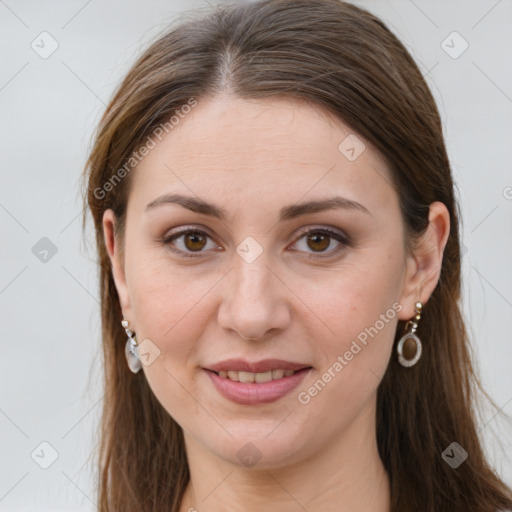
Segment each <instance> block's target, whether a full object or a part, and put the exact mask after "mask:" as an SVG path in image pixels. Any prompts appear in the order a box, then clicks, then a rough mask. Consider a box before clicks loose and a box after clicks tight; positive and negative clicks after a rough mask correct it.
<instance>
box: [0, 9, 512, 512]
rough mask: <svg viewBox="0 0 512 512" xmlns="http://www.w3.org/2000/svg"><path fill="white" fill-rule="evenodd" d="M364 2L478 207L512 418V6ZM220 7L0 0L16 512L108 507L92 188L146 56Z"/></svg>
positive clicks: (2, 418)
mask: <svg viewBox="0 0 512 512" xmlns="http://www.w3.org/2000/svg"><path fill="white" fill-rule="evenodd" d="M354 3H356V4H357V5H360V6H362V7H365V8H367V9H369V10H370V11H372V12H374V13H376V14H377V15H378V16H380V17H381V18H382V19H383V20H384V21H385V22H387V24H388V26H389V27H390V28H391V29H392V30H393V31H394V32H395V33H396V34H397V35H398V36H399V37H400V38H401V40H402V41H403V42H404V44H405V45H406V46H407V47H408V48H409V49H410V51H411V52H412V54H413V56H414V58H415V59H416V60H417V62H418V63H419V66H420V68H421V69H422V71H423V72H424V74H425V75H426V78H427V80H428V83H429V84H430V86H431V88H432V90H433V93H434V95H435V97H436V100H437V102H438V105H439V108H440V111H441V114H442V117H443V125H444V131H445V135H446V142H447V145H448V151H449V155H450V159H451V162H452V165H453V172H454V176H455V180H456V182H457V186H458V190H459V197H460V201H461V205H462V212H463V239H464V244H465V247H466V250H467V252H466V254H465V256H464V260H463V279H464V294H465V301H466V302H465V311H466V316H467V319H468V324H469V327H470V333H471V334H472V337H473V339H474V351H475V357H476V359H477V361H478V364H479V367H480V371H481V375H482V381H483V383H484V385H485V387H486V389H487V390H488V391H489V393H490V395H491V397H492V398H493V399H494V400H495V402H496V403H497V405H498V406H499V407H500V408H502V410H503V411H504V412H506V413H507V414H512V372H511V363H512V343H511V341H512V339H511V338H512V335H511V326H510V318H511V316H512V269H511V265H510V262H511V261H512V172H511V162H512V149H511V147H512V144H511V141H512V122H511V119H512V115H511V114H512V66H511V65H510V52H511V50H512V30H511V29H512V3H511V2H510V0H501V1H495V0H492V1H482V0H479V1H477V0H472V1H466V0H458V1H446V0H443V1H441V0H437V1H432V0H430V1H426V0H415V1H414V2H413V1H412V0H394V1H389V2H382V1H377V0H374V1H369V0H368V1H358V2H354ZM205 5H206V4H205V3H204V1H199V0H198V1H190V2H185V1H177V0H166V1H162V0H149V1H145V2H142V1H141V2H136V1H133V0H130V1H126V0H123V1H121V0H117V1H109V2H105V1H103V2H100V1H99V0H89V1H86V0H80V1H74V0H73V1H69V0H68V1H63V0H62V1H56V0H51V1H46V2H36V1H23V2H22V1H15V0H0V44H1V48H2V66H1V70H0V108H1V120H2V122H1V130H2V132H1V137H0V143H1V158H2V165H1V167H0V168H1V173H2V175H1V187H0V222H1V228H2V242H1V244H0V251H1V260H0V261H1V265H0V308H1V314H2V316H1V320H2V322H1V326H2V336H1V354H0V361H1V368H0V375H1V388H0V389H1V392H0V432H1V436H0V443H1V444H0V446H1V455H0V460H1V472H0V510H1V511H14V510H16V511H21V510H38V511H44V510H52V511H53V512H55V511H58V510H66V511H71V510H76V511H78V510H80V511H92V510H94V508H95V507H94V500H95V492H94V481H93V479H92V476H91V474H92V471H93V469H92V468H91V466H90V463H89V462H88V461H89V459H88V457H89V454H90V452H91V450H92V448H93V446H94V445H95V438H94V429H95V427H96V423H97V421H98V418H99V413H100V411H101V402H102V389H101V378H102V375H101V369H100V368H99V361H100V358H99V347H100V345H99V338H100V322H99V303H98V289H97V284H96V281H97V280H96V267H95V264H94V259H95V254H94V245H93V238H92V229H91V228H92V223H89V240H90V241H89V244H88V247H89V248H88V249H87V248H86V247H85V246H84V245H83V244H82V242H81V231H80V229H81V223H80V222H81V202H80V194H79V190H78V185H79V182H78V179H79V176H80V173H81V171H82V168H83V165H84V162H85V157H86V153H87V149H88V147H89V143H90V137H91V133H92V130H93V128H94V126H95V125H96V124H97V122H98V121H99V118H100V115H101V113H102V111H103V109H104V106H105V104H106V103H107V102H108V100H109V97H110V95H111V93H112V91H113V88H114V87H115V85H116V84H117V83H118V82H119V80H120V79H121V77H122V76H123V75H124V73H125V72H126V71H127V69H128V67H129V66H130V65H131V63H132V62H133V60H134V56H135V55H137V54H138V53H139V52H140V51H141V47H142V46H143V45H144V44H145V43H146V42H147V41H148V40H149V38H151V37H152V36H153V35H154V34H156V33H157V32H159V31H161V30H162V29H163V28H164V27H165V25H166V24H167V22H168V21H170V20H172V19H173V18H174V17H176V16H177V15H178V14H179V12H180V11H183V10H184V9H190V8H193V7H195V6H205ZM43 31H47V32H48V33H49V34H51V37H52V38H54V39H55V40H56V41H57V43H58V48H57V50H56V51H55V52H54V53H53V54H52V55H51V56H49V57H48V58H46V59H43V58H41V57H40V56H39V54H38V53H36V51H34V50H33V49H32V47H31V43H32V42H33V41H35V43H34V45H35V44H39V47H40V48H39V51H43V48H41V47H42V46H43V43H41V37H47V36H39V35H40V34H41V32H43ZM453 31H457V32H458V33H459V34H460V35H461V36H462V38H464V40H466V41H467V43H468V44H469V47H468V49H467V50H466V51H465V52H464V53H462V54H461V55H460V56H459V57H458V58H452V57H451V56H450V55H449V54H448V53H447V52H446V51H445V49H443V47H442V42H443V40H446V43H444V45H445V48H446V45H449V46H451V47H453V48H452V49H451V50H449V51H451V52H452V54H453V52H457V51H459V50H460V49H461V48H462V46H461V45H462V44H463V41H462V40H461V39H460V38H459V39H457V38H458V36H457V35H455V36H453V35H451V36H450V34H452V32H453ZM448 36H450V37H449V38H448V39H446V38H447V37H448ZM452 41H453V42H452ZM50 42H51V41H50V40H49V39H46V40H45V43H44V48H46V50H48V49H49V48H50ZM447 49H448V48H447ZM43 237H47V238H48V239H50V240H51V242H52V243H53V244H55V246H56V249H57V253H56V254H55V255H54V256H53V257H50V256H51V253H50V254H49V255H48V256H47V259H48V261H47V262H46V263H44V262H42V261H40V259H38V258H37V257H36V255H35V254H34V253H33V250H32V249H33V247H34V246H35V245H36V244H37V243H38V242H39V241H40V239H41V238H43ZM37 247H38V246H36V248H37ZM36 252H37V251H36ZM40 256H41V257H43V256H44V254H40ZM90 370H91V373H89V371H90ZM89 378H90V381H89ZM90 382H91V383H92V385H91V386H89V383H90ZM479 425H480V429H481V433H482V435H483V436H484V438H485V441H486V444H487V446H488V449H489V451H490V453H491V457H492V460H493V462H494V464H495V465H496V467H497V469H498V471H499V472H500V473H501V474H502V475H503V477H504V478H505V479H506V480H507V482H508V483H509V484H512V468H511V461H510V460H506V459H505V458H504V457H503V456H502V454H501V453H500V451H499V446H498V445H497V444H496V438H498V439H500V440H501V441H502V442H503V443H504V447H505V449H507V450H511V447H512V439H511V437H512V436H511V429H510V426H508V427H507V425H506V424H504V423H498V422H497V418H495V417H494V412H492V411H488V412H487V413H485V414H484V417H483V418H482V419H481V420H479ZM493 432H496V435H495V436H493ZM41 442H48V443H49V444H50V445H51V446H52V447H53V449H55V450H56V451H57V452H58V458H57V459H56V460H55V462H54V463H53V464H52V465H51V466H50V467H49V468H48V469H42V468H41V467H40V466H39V465H38V463H39V464H43V463H45V462H46V463H48V462H50V461H51V455H52V454H51V449H50V448H48V447H47V446H45V445H43V446H42V447H41V446H40V443H41ZM442 449H444V447H440V452H441V450H442ZM34 450H35V452H34ZM33 452H34V454H33V458H32V456H31V453H33ZM36 461H37V462H38V463H36ZM418 469H419V470H421V468H418Z"/></svg>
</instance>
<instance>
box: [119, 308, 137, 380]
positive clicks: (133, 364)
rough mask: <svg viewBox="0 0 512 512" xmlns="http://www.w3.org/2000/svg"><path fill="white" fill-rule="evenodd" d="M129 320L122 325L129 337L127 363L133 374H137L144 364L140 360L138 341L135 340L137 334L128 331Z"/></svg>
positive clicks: (126, 352) (126, 350)
mask: <svg viewBox="0 0 512 512" xmlns="http://www.w3.org/2000/svg"><path fill="white" fill-rule="evenodd" d="M128 323H129V322H128V320H125V319H124V318H123V320H122V321H121V325H122V326H123V327H124V330H125V331H126V334H127V335H128V339H127V340H126V345H125V347H124V353H125V355H126V361H127V362H128V368H130V370H131V371H132V372H133V373H137V372H139V371H140V369H141V368H142V363H141V361H140V358H139V349H138V343H137V339H136V338H135V333H134V332H133V331H132V330H130V329H128Z"/></svg>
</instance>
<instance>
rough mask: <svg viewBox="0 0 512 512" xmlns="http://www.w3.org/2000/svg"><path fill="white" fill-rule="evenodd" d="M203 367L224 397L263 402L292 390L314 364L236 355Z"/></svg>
mask: <svg viewBox="0 0 512 512" xmlns="http://www.w3.org/2000/svg"><path fill="white" fill-rule="evenodd" d="M203 370H204V371H205V373H206V374H207V375H208V376H209V378H210V382H212V383H213V385H214V387H215V389H216V390H217V391H218V392H219V393H220V395H221V396H223V397H224V398H227V399H228V400H230V401H232V402H235V403H237V404H243V405H259V404H267V403H270V402H274V401H276V400H279V399H280V398H282V397H284V396H285V395H287V394H288V393H290V392H291V391H292V390H293V389H294V388H295V387H297V386H298V385H299V383H300V382H301V381H302V380H303V379H304V377H305V376H306V375H307V374H308V373H309V372H310V371H312V370H313V367H312V366H307V365H304V364H300V363H292V362H288V361H282V360H265V361H260V362H258V363H248V362H246V361H243V360H240V359H237V360H234V359H233V360H230V361H224V362H223V363H219V364H217V365H212V366H210V367H209V368H203Z"/></svg>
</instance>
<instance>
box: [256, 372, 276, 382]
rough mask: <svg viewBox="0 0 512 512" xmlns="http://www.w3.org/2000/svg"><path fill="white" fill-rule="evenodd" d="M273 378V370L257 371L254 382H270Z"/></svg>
mask: <svg viewBox="0 0 512 512" xmlns="http://www.w3.org/2000/svg"><path fill="white" fill-rule="evenodd" d="M271 380H272V372H265V373H256V374H255V375H254V382H270V381H271Z"/></svg>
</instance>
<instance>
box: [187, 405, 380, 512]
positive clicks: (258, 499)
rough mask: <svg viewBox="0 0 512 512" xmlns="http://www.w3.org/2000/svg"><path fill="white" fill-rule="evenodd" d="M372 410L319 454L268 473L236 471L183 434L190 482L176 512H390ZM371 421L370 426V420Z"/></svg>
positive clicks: (238, 467) (234, 467)
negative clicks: (178, 511)
mask: <svg viewBox="0 0 512 512" xmlns="http://www.w3.org/2000/svg"><path fill="white" fill-rule="evenodd" d="M374 411H375V409H374V407H369V408H368V410H367V411H363V412H362V413H361V414H360V415H359V417H358V418H357V419H356V420H355V421H354V422H353V423H352V424H351V425H350V426H348V427H347V428H346V429H345V430H344V431H343V432H342V433H340V434H339V435H338V437H336V438H334V439H332V440H331V441H330V442H329V443H326V445H325V446H324V448H323V449H322V451H321V452H317V453H315V454H314V455H313V456H311V457H309V458H306V459H303V460H301V461H300V462H297V463H294V464H291V465H287V466H285V467H280V468H277V469H269V470H256V469H255V468H253V469H247V468H240V466H237V465H234V464H231V463H229V462H227V461H225V460H223V459H219V458H218V457H216V456H215V455H214V454H212V453H211V452H209V451H207V450H206V449H205V448H204V447H203V446H202V445H200V444H199V443H198V442H197V441H196V440H194V439H191V438H190V437H188V436H187V435H186V434H185V442H186V446H187V453H188V458H189V468H190V482H189V485H188V487H187V489H186V492H185V495H184V498H183V500H182V503H181V507H180V512H187V511H190V512H193V511H200V512H210V511H218V510H223V511H226V512H239V511H244V512H259V511H263V510H268V506H269V503H271V504H272V508H273V509H277V510H280V511H282V512H292V511H293V512H296V511H297V510H301V509H302V510H308V511H309V512H314V511H320V510H321V511H322V512H330V511H333V512H334V511H336V512H349V511H350V512H363V511H364V512H389V510H390V492H389V478H388V475H387V472H386V470H385V468H384V465H383V463H382V461H381V459H380V457H379V453H378V449H377V442H376V437H375V422H374V418H372V417H370V416H372V415H373V416H374ZM372 419H373V421H372Z"/></svg>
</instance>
